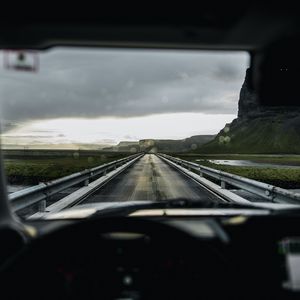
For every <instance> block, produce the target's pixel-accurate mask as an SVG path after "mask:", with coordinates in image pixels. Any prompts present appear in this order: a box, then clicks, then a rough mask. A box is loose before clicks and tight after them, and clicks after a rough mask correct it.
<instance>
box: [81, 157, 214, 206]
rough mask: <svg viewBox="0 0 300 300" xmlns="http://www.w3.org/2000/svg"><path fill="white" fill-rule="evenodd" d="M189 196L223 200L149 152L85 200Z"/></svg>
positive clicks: (101, 200)
mask: <svg viewBox="0 0 300 300" xmlns="http://www.w3.org/2000/svg"><path fill="white" fill-rule="evenodd" d="M175 198H188V199H191V200H194V201H218V202H219V201H220V200H219V199H218V198H217V197H216V196H214V195H212V194H211V193H210V192H208V191H207V190H205V189H204V188H202V187H201V186H200V185H199V184H197V183H196V182H194V181H193V180H191V179H189V178H188V177H187V176H185V175H184V174H182V173H180V172H178V171H177V170H175V169H174V168H172V167H171V166H169V165H168V164H167V163H165V162H164V161H163V160H162V159H160V158H158V157H157V156H156V155H153V154H146V155H145V156H143V157H142V158H141V159H140V160H138V161H137V162H136V163H135V164H133V165H132V166H131V167H129V168H128V169H127V170H125V171H124V172H122V173H121V174H120V175H118V176H117V177H115V178H114V179H112V180H111V181H110V182H109V183H107V184H106V185H105V186H104V187H102V188H101V189H99V190H98V191H97V192H95V193H94V194H93V195H91V196H89V198H88V199H86V200H85V201H84V202H82V204H83V203H93V202H111V201H133V200H165V199H175Z"/></svg>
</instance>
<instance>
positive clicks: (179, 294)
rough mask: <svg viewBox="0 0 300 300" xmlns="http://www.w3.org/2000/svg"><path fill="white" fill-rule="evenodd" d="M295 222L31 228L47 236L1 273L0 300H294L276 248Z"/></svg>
mask: <svg viewBox="0 0 300 300" xmlns="http://www.w3.org/2000/svg"><path fill="white" fill-rule="evenodd" d="M297 219H298V218H296V217H295V218H294V217H289V218H287V217H283V216H256V217H241V216H237V217H230V218H228V217H217V218H209V217H203V218H183V217H181V218H176V217H174V218H163V217H161V218H146V219H145V218H138V217H136V218H133V217H122V218H116V217H113V218H99V219H96V218H95V219H87V220H84V221H79V222H70V221H68V222H67V225H65V226H62V227H61V226H59V229H53V228H52V229H51V230H49V229H47V228H51V226H52V227H53V224H54V223H55V221H44V223H43V222H41V221H39V223H40V225H39V227H43V226H44V231H46V232H47V231H49V232H48V233H46V234H45V233H44V234H43V235H41V236H40V237H39V238H37V239H35V240H33V241H32V242H31V243H29V244H28V245H27V246H25V247H24V249H22V251H20V253H19V254H18V255H17V256H15V257H14V259H12V260H11V262H10V263H9V264H8V265H7V266H6V268H5V270H4V271H2V272H1V278H0V279H1V282H2V290H3V289H4V290H5V292H6V294H7V295H10V297H9V298H8V299H28V298H30V299H216V298H221V299H253V298H255V299H268V298H273V297H276V299H294V298H298V296H299V294H298V293H297V292H295V291H291V290H289V289H287V288H285V286H284V283H285V282H286V281H287V280H288V278H287V272H286V257H285V255H283V253H281V251H280V241H282V240H284V239H285V238H287V237H295V236H297V235H299V233H300V232H299V231H300V227H299V221H298V220H297ZM53 222H54V223H53ZM59 222H60V223H61V221H59ZM42 223H43V224H44V225H41V224H42ZM34 224H35V225H36V223H34V222H32V225H34ZM54 228H55V226H54Z"/></svg>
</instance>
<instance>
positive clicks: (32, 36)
mask: <svg viewBox="0 0 300 300" xmlns="http://www.w3.org/2000/svg"><path fill="white" fill-rule="evenodd" d="M299 17H300V16H299V12H298V11H296V10H285V9H274V10H272V9H270V8H268V9H260V7H255V6H253V7H251V6H250V5H249V6H241V7H240V8H239V9H238V10H231V9H229V8H228V9H227V10H226V9H225V10H223V9H206V8H203V9H202V10H198V11H197V12H194V13H193V14H192V15H186V16H182V17H181V18H178V16H176V15H174V16H173V15H171V14H168V15H165V16H163V17H158V16H156V17H155V16H150V15H146V14H145V15H143V14H141V15H138V16H137V15H135V16H129V15H126V16H125V15H123V16H121V15H112V16H108V15H105V14H102V15H101V14H99V15H98V16H94V15H93V16H91V18H90V19H88V18H87V19H85V20H83V19H76V18H75V17H70V18H69V19H68V18H58V19H56V20H53V19H51V18H47V17H45V18H40V19H33V20H26V19H25V18H24V20H21V21H20V22H18V23H11V22H6V21H2V22H1V26H0V45H1V48H2V49H27V50H37V49H38V50H41V51H43V50H45V51H46V50H47V49H50V48H52V47H55V46H70V47H72V46H82V47H95V48H122V49H124V48H138V49H182V50H183V49H184V50H191V51H203V50H231V51H239V50H243V51H248V52H249V54H250V57H251V62H250V76H251V84H252V87H253V89H255V90H256V91H257V93H258V94H259V98H260V101H261V103H262V105H264V106H275V107H280V106H283V105H285V106H287V105H288V106H295V107H297V106H299V90H298V86H299V83H298V81H299V79H298V78H299V76H298V73H299V72H298V70H299V66H300V57H299V45H300V43H299V41H300V26H299V22H300V18H299ZM282 70H284V71H282ZM274 87H276V89H274ZM5 180H6V179H5V175H4V171H3V168H2V163H1V178H0V241H1V242H0V245H1V246H0V287H1V294H0V297H1V298H2V299H124V300H125V299H217V298H219V299H298V298H299V291H300V288H299V287H300V259H299V254H300V252H299V251H300V247H299V245H300V209H293V210H290V209H289V208H288V207H287V208H286V209H280V210H279V209H277V210H276V209H272V208H270V207H269V206H265V207H252V206H247V205H245V206H243V207H239V206H237V205H232V206H231V208H232V209H238V208H241V209H243V210H244V211H245V214H233V215H231V216H226V215H217V216H214V215H209V214H206V215H205V214H203V215H197V214H194V215H193V214H188V215H184V214H181V213H180V211H181V210H182V209H188V206H189V204H188V203H187V202H185V201H178V202H175V203H171V204H169V205H168V206H163V205H162V204H161V203H160V204H157V206H155V208H156V209H164V208H166V207H167V208H168V209H170V210H172V209H173V208H174V209H176V210H175V213H172V214H168V213H166V214H157V215H155V214H152V215H151V214H150V215H149V214H147V213H146V212H144V210H146V209H150V208H151V207H152V206H151V205H148V204H142V203H141V204H140V206H134V207H130V208H127V209H111V210H109V211H107V212H105V213H102V214H100V213H99V214H95V215H93V216H91V217H88V218H84V219H77V218H64V219H55V218H53V219H50V218H49V219H27V220H21V219H20V218H19V217H17V216H16V215H15V214H14V213H13V212H12V211H11V208H10V204H9V201H8V196H7V189H6V183H5ZM200 209H201V207H200ZM143 212H144V213H143ZM247 212H249V214H248V215H247ZM250 212H251V213H250Z"/></svg>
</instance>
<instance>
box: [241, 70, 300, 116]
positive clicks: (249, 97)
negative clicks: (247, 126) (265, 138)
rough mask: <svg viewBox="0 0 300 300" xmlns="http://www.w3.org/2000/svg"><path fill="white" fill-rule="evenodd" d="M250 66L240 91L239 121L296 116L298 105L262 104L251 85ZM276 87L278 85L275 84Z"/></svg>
mask: <svg viewBox="0 0 300 300" xmlns="http://www.w3.org/2000/svg"><path fill="white" fill-rule="evenodd" d="M250 72H251V71H250V68H248V69H247V70H246V76H245V80H244V83H243V85H242V88H241V91H240V97H239V102H238V108H239V110H238V121H245V120H247V119H254V118H264V117H277V116H278V115H280V114H281V115H284V116H285V118H291V117H296V116H298V115H299V113H300V109H299V108H298V107H291V106H274V107H272V106H262V105H261V104H260V101H259V98H258V95H257V94H256V92H255V91H254V89H253V88H252V87H251V82H250V80H251V78H250V76H251V73H250ZM274 89H276V86H274Z"/></svg>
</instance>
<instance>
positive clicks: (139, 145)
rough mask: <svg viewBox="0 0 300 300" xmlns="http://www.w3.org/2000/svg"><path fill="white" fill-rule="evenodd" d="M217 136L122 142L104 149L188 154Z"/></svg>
mask: <svg viewBox="0 0 300 300" xmlns="http://www.w3.org/2000/svg"><path fill="white" fill-rule="evenodd" d="M214 137H215V135H194V136H191V137H189V138H186V139H182V140H167V139H166V140H158V139H143V140H139V141H136V142H126V141H122V142H120V143H119V144H118V145H116V146H113V147H108V148H104V149H103V150H106V151H125V152H126V151H127V152H133V153H134V152H137V151H146V152H186V151H191V150H195V149H198V148H199V147H200V146H202V145H204V144H205V143H207V142H209V141H211V140H212V139H213V138H214Z"/></svg>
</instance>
